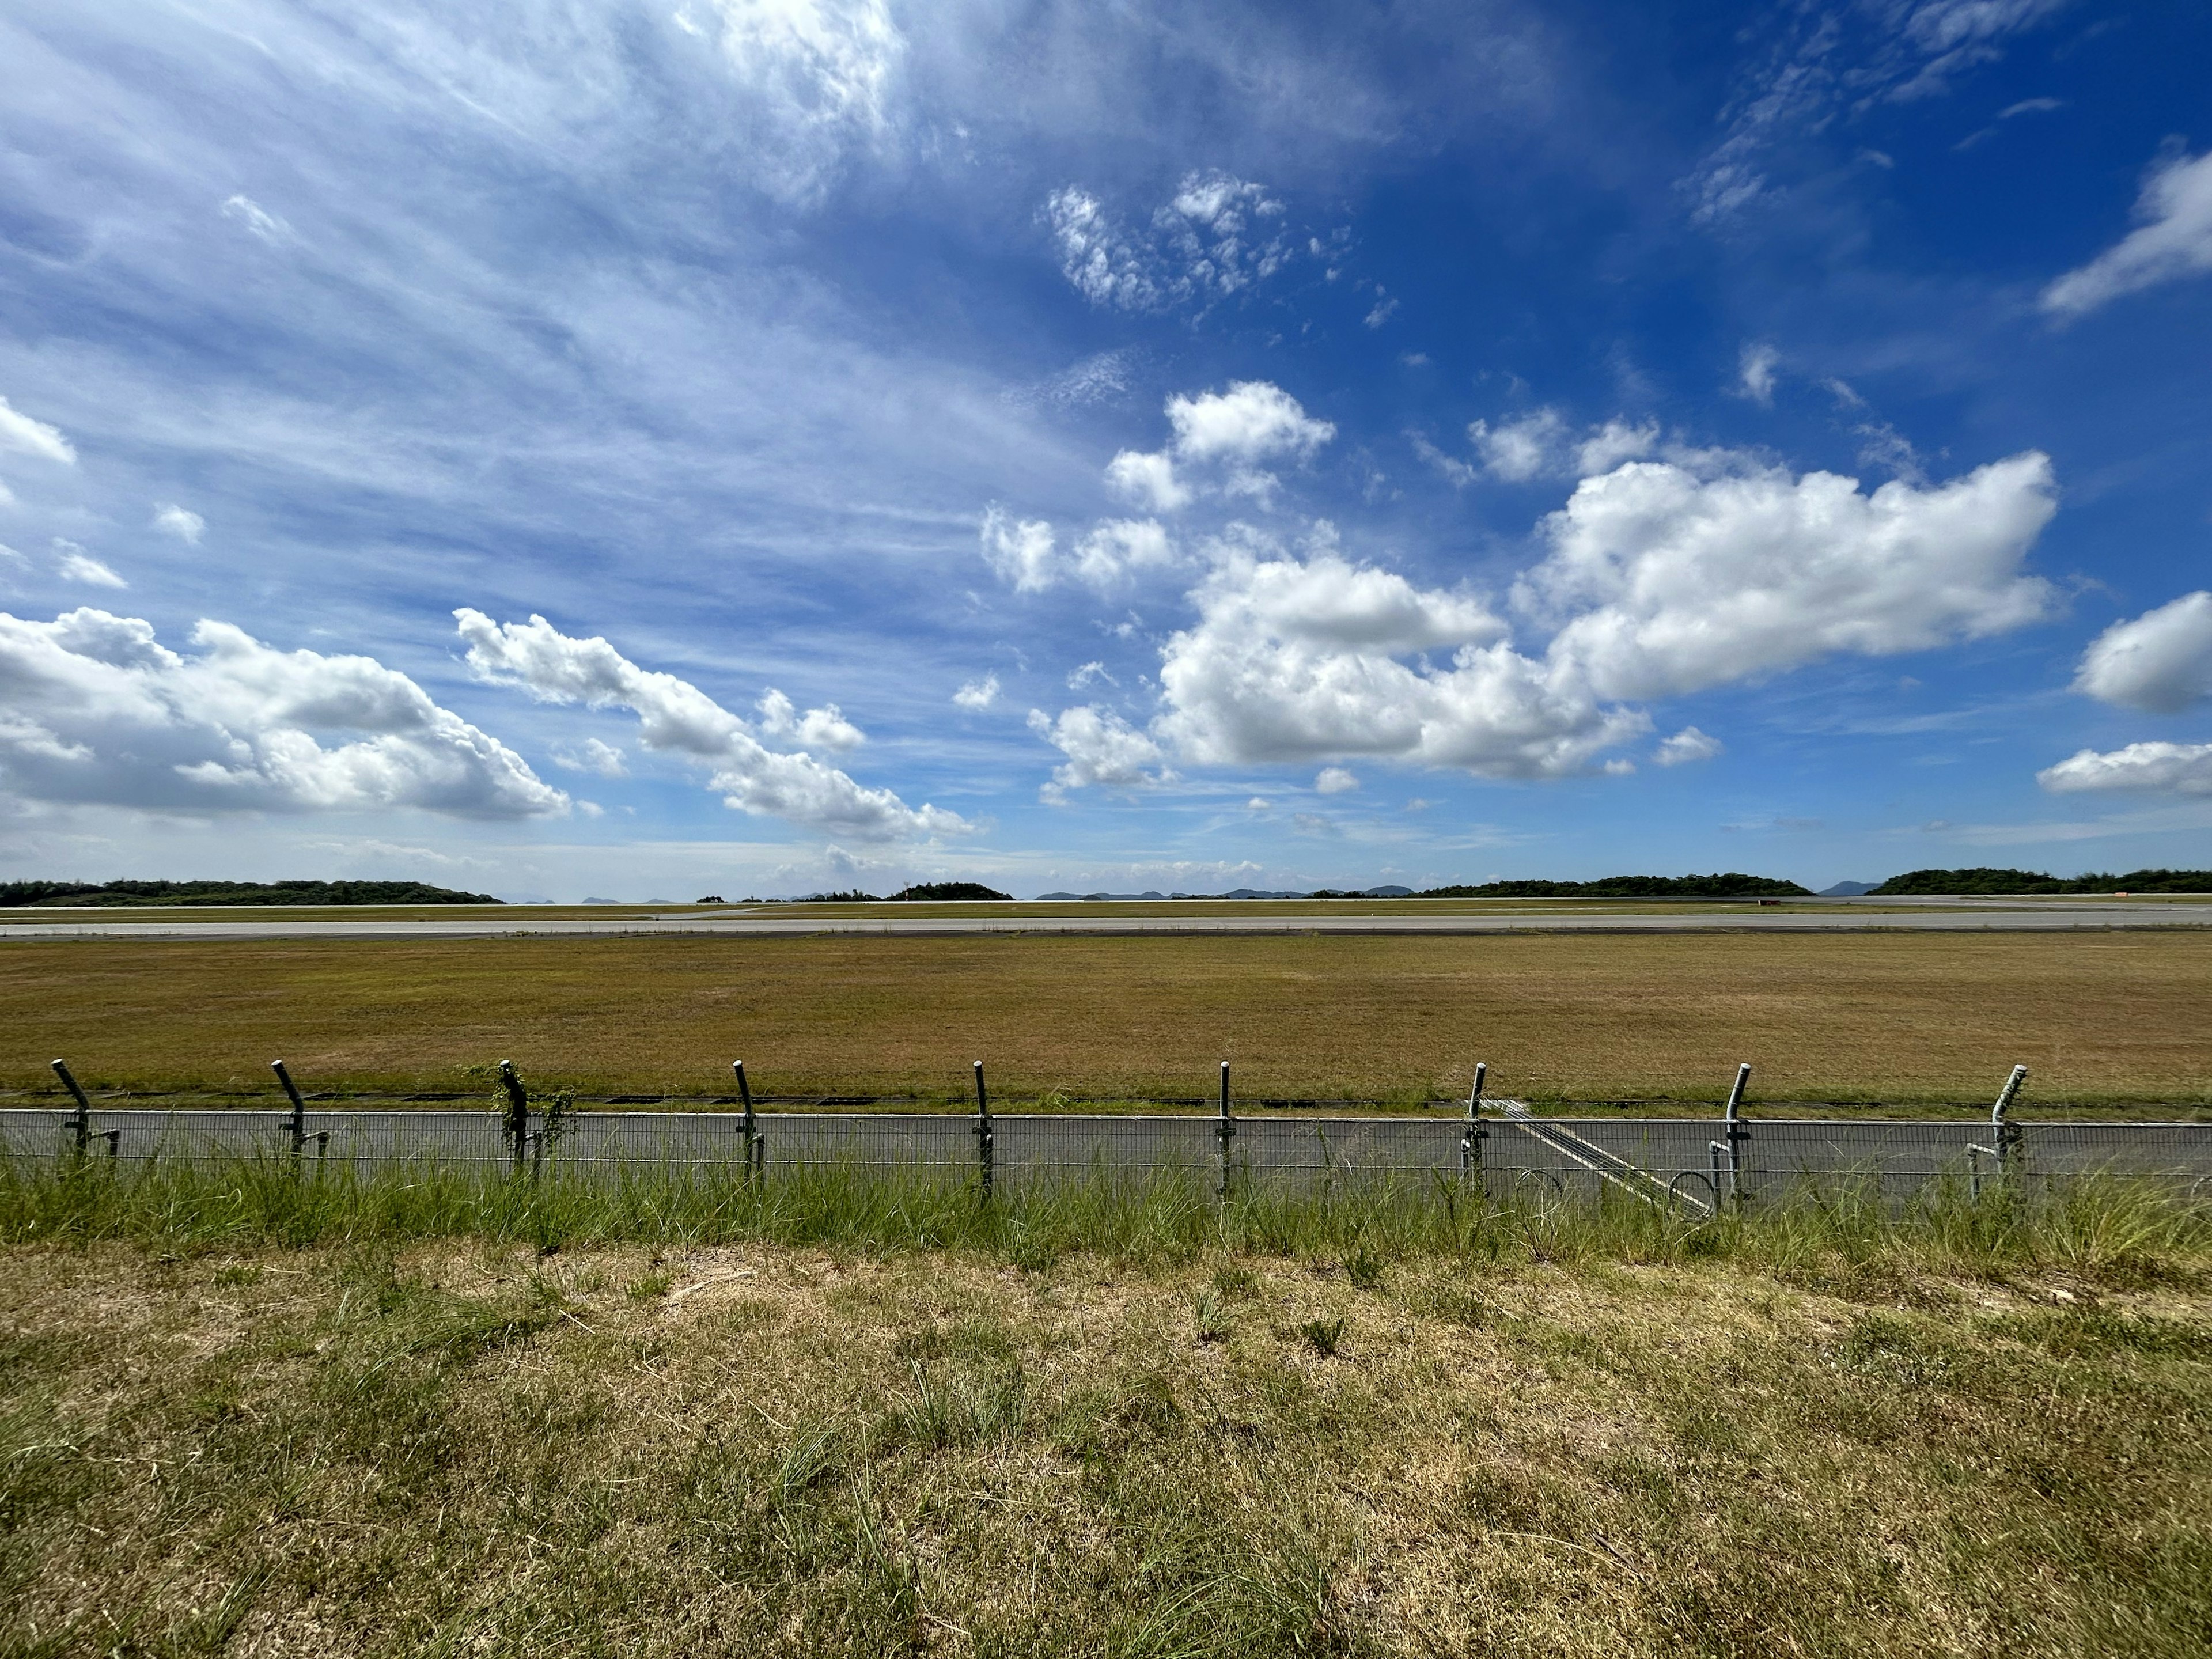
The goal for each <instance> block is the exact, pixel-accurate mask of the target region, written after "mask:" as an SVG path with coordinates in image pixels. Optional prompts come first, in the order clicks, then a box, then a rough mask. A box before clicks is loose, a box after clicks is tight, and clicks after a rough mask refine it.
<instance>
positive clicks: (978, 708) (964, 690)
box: [952, 674, 999, 714]
mask: <svg viewBox="0 0 2212 1659" xmlns="http://www.w3.org/2000/svg"><path fill="white" fill-rule="evenodd" d="M998 700H999V677H998V676H997V675H996V674H986V675H985V676H983V678H981V679H980V680H969V681H967V682H965V683H964V684H963V685H962V686H961V688H960V689H959V690H957V691H955V692H954V693H953V694H952V701H953V703H954V704H955V705H956V706H957V707H958V708H965V709H969V710H970V711H971V712H973V713H976V714H981V712H982V711H983V710H984V709H986V708H989V707H990V706H991V705H992V704H993V703H994V702H998Z"/></svg>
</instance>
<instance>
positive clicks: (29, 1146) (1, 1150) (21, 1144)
mask: <svg viewBox="0 0 2212 1659" xmlns="http://www.w3.org/2000/svg"><path fill="white" fill-rule="evenodd" d="M68 1122H69V1114H68V1113H66V1112H56V1111H47V1110H33V1109H24V1108H21V1107H12V1106H11V1107H8V1108H6V1109H0V1154H4V1155H5V1156H6V1157H7V1158H9V1159H10V1160H12V1161H15V1162H18V1163H22V1164H39V1163H41V1162H43V1161H45V1160H46V1159H48V1158H59V1157H61V1156H62V1155H63V1154H64V1152H68V1151H70V1148H71V1147H72V1146H74V1145H75V1144H76V1143H75V1139H74V1137H73V1136H72V1135H71V1134H70V1130H69V1129H68V1127H67V1125H68Z"/></svg>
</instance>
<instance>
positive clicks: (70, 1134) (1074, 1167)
mask: <svg viewBox="0 0 2212 1659" xmlns="http://www.w3.org/2000/svg"><path fill="white" fill-rule="evenodd" d="M0 1152H4V1154H5V1155H6V1156H7V1158H9V1160H10V1161H11V1162H13V1163H15V1164H16V1165H17V1167H19V1168H21V1167H26V1166H30V1167H38V1166H45V1165H52V1164H59V1163H64V1162H67V1161H69V1160H75V1159H87V1160H95V1161H105V1162H112V1164H114V1165H116V1166H117V1167H118V1168H122V1167H130V1166H142V1167H143V1166H144V1165H146V1164H150V1163H155V1162H160V1161H168V1162H173V1163H179V1164H195V1163H197V1164H212V1163H218V1162H221V1161H223V1160H227V1159H241V1158H243V1159H252V1158H286V1159H289V1158H298V1159H299V1160H300V1161H301V1164H302V1165H303V1166H305V1167H312V1168H316V1169H324V1170H331V1169H344V1170H352V1171H355V1172H359V1173H373V1172H376V1171H379V1170H391V1169H394V1168H398V1167H402V1166H425V1167H428V1166H437V1167H441V1168H448V1169H461V1170H488V1171H495V1172H515V1171H520V1172H524V1173H526V1174H532V1175H543V1174H545V1173H547V1172H549V1171H560V1172H572V1173H574V1174H577V1175H586V1174H588V1173H590V1172H594V1171H598V1172H606V1171H626V1172H644V1171H647V1170H654V1169H670V1170H698V1171H711V1170H738V1171H748V1172H750V1173H753V1174H755V1175H757V1176H758V1177H759V1178H763V1179H773V1178H775V1175H776V1174H777V1173H778V1172H780V1171H789V1170H810V1169H811V1170H831V1169H838V1170H855V1171H884V1172H890V1171H897V1172H902V1173H903V1174H905V1175H907V1176H910V1177H919V1178H924V1179H932V1178H934V1179H941V1180H945V1181H949V1182H979V1183H981V1184H984V1185H987V1186H994V1187H995V1188H997V1189H998V1190H1002V1191H1003V1190H1007V1189H1009V1188H1020V1187H1024V1186H1029V1185H1034V1184H1036V1183H1038V1182H1054V1181H1067V1180H1073V1179H1081V1178H1087V1177H1091V1176H1112V1177H1117V1178H1119V1177H1128V1176H1138V1177H1150V1176H1161V1175H1182V1176H1191V1177H1194V1178H1196V1179H1200V1180H1202V1181H1205V1182H1208V1183H1210V1184H1212V1185H1215V1186H1216V1187H1218V1188H1223V1189H1230V1188H1239V1187H1250V1186H1285V1187H1307V1188H1311V1187H1316V1186H1320V1185H1324V1184H1326V1185H1334V1186H1340V1187H1357V1186H1358V1185H1359V1184H1360V1183H1362V1182H1373V1181H1377V1180H1390V1181H1395V1182H1407V1181H1411V1182H1420V1183H1428V1182H1453V1183H1479V1184H1480V1186H1481V1187H1482V1188H1483V1189H1484V1190H1485V1191H1486V1192H1487V1193H1488V1194H1490V1195H1491V1196H1492V1197H1494V1198H1498V1199H1508V1198H1511V1197H1515V1196H1519V1197H1522V1198H1524V1199H1534V1200H1546V1199H1548V1198H1551V1197H1554V1196H1561V1197H1578V1198H1589V1197H1594V1196H1595V1195H1597V1194H1599V1193H1601V1192H1602V1191H1604V1190H1606V1189H1607V1188H1612V1189H1615V1190H1618V1191H1620V1192H1625V1193H1627V1194H1632V1195H1635V1196H1638V1197H1642V1198H1645V1199H1650V1200H1653V1201H1662V1200H1664V1201H1671V1202H1674V1203H1678V1204H1680V1205H1681V1206H1683V1207H1685V1208H1686V1209H1689V1210H1691V1211H1693V1212H1694V1211H1704V1210H1710V1209H1711V1208H1713V1207H1715V1206H1717V1205H1718V1204H1719V1203H1722V1202H1724V1201H1727V1200H1730V1199H1733V1198H1741V1199H1745V1200H1757V1199H1774V1198H1779V1197H1782V1196H1784V1195H1786V1194H1790V1193H1791V1192H1793V1191H1799V1190H1803V1189H1806V1188H1827V1189H1833V1188H1838V1187H1842V1186H1844V1185H1852V1186H1856V1187H1857V1188H1861V1189H1868V1188H1872V1189H1875V1190H1878V1191H1879V1192H1880V1193H1881V1194H1882V1195H1883V1196H1884V1197H1886V1198H1888V1199H1891V1200H1899V1201H1901V1200H1905V1199H1908V1198H1910V1197H1911V1195H1912V1194H1916V1193H1918V1192H1920V1191H1922V1190H1923V1189H1924V1188H1928V1187H1929V1185H1930V1184H1931V1183H1935V1182H1958V1183H1960V1184H1963V1185H1965V1186H1967V1187H1969V1188H1980V1187H1983V1186H1984V1185H1986V1184H1988V1183H1990V1182H2000V1181H2023V1180H2036V1181H2042V1180H2054V1179H2055V1180H2070V1179H2078V1178H2080V1177H2082V1176H2092V1175H2108V1176H2127V1177H2132V1178H2137V1179H2147V1180H2153V1181H2156V1182H2161V1183H2167V1184H2172V1185H2173V1186H2175V1187H2176V1188H2179V1189H2181V1190H2194V1191H2197V1192H2199V1193H2205V1192H2212V1123H2063V1122H2052V1123H2042V1122H2023V1121H2018V1120H2014V1121H2008V1122H2004V1123H2002V1124H1992V1123H1991V1122H1990V1121H1988V1120H1986V1119H1984V1120H1983V1121H1978V1122H1977V1121H1971V1120H1967V1121H1956V1120H1954V1121H1925V1120H1923V1121H1899V1120H1893V1119H1881V1120H1875V1119H1858V1120H1849V1119H1836V1118H1821V1119H1791V1118H1768V1117H1761V1118H1749V1119H1744V1118H1738V1119H1734V1120H1721V1119H1710V1118H1708V1119H1693V1118H1602V1119H1599V1118H1542V1117H1535V1116H1533V1115H1528V1114H1526V1113H1524V1112H1521V1111H1519V1110H1517V1109H1509V1111H1508V1112H1507V1113H1506V1114H1505V1115H1491V1114H1490V1113H1488V1112H1486V1113H1485V1114H1484V1115H1482V1116H1480V1117H1479V1118H1470V1117H1468V1116H1466V1115H1460V1116H1456V1117H1445V1116H1443V1115H1436V1116H1428V1117H1411V1116H1395V1117H1379V1116H1376V1117H1306V1116H1301V1117H1266V1118H1255V1117H1235V1116H1231V1115H1225V1114H1224V1115H1213V1116H1199V1115H1182V1116H1121V1115H1116V1116H1093V1115H1077V1114H1066V1115H1028V1114H1024V1115H965V1116H963V1115H955V1114H951V1113H874V1114H864V1113H821V1112H752V1113H741V1112H736V1111H731V1112H647V1111H639V1112H605V1111H595V1112H578V1111H574V1110H569V1111H562V1112H556V1113H554V1114H551V1115H547V1114H544V1113H540V1112H536V1111H532V1110H531V1109H528V1107H527V1106H526V1105H525V1106H524V1107H523V1108H522V1109H520V1111H519V1112H518V1111H515V1110H509V1111H506V1112H495V1111H484V1110H479V1111H443V1110H440V1111H423V1110H415V1111H410V1110H383V1111H372V1110H359V1109H344V1110H330V1111H320V1110H307V1109H301V1110H297V1111H293V1112H258V1111H239V1110H173V1111H163V1110H149V1109H113V1110H110V1109H99V1108H89V1109H75V1110H67V1111H64V1110H53V1109H46V1110H26V1109H4V1110H0Z"/></svg>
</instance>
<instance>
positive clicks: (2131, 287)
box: [2043, 151, 2212, 317]
mask: <svg viewBox="0 0 2212 1659" xmlns="http://www.w3.org/2000/svg"><path fill="white" fill-rule="evenodd" d="M2136 218H2137V219H2138V220H2140V221H2142V223H2141V224H2140V225H2139V226H2138V227H2137V228H2136V229H2134V230H2132V231H2130V232H2129V233H2128V234H2127V235H2126V236H2124V237H2123V238H2122V239H2121V240H2119V241H2118V242H2117V243H2115V244H2114V245H2113V246H2111V247H2109V248H2106V250H2105V251H2104V252H2102V253H2100V254H2099V255H2098V256H2097V257H2096V258H2093V259H2092V260H2091V261H2090V262H2089V263H2088V264H2086V265H2083V266H2082V267H2081V269H2080V270H2069V271H2068V272H2067V273H2066V275H2064V276H2061V277H2060V278H2059V279H2058V280H2057V282H2055V283H2051V286H2050V287H2048V288H2046V289H2044V290H2043V308H2044V309H2045V311H2047V312H2051V313H2053V314H2054V315H2057V316H2060V317H2076V316H2080V315H2081V313H2084V312H2088V311H2093V310H2095V309H2096V308H2097V307H2099V306H2101V305H2103V304H2105V303H2106V301H2111V300H2116V299H2118V298H2119V297H2120V295H2123V294H2133V293H2135V292H2136V290H2138V289H2146V288H2151V287H2154V286H2155V285H2157V284H2158V283H2172V282H2179V280H2181V279H2182V278H2183V277H2185V276H2202V275H2203V274H2204V273H2205V272H2207V271H2212V151H2207V152H2206V153H2205V154H2203V155H2199V156H2195V157H2193V158H2192V157H2189V156H2183V155H2177V156H2174V157H2172V159H2171V160H2169V161H2165V162H2163V163H2161V164H2160V166H2159V167H2157V168H2156V169H2155V170H2154V172H2153V173H2151V175H2150V177H2149V179H2148V180H2146V181H2145V183H2144V185H2143V187H2142V195H2141V196H2139V197H2137V198H2136Z"/></svg>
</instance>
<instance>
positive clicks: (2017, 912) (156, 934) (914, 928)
mask: <svg viewBox="0 0 2212 1659" xmlns="http://www.w3.org/2000/svg"><path fill="white" fill-rule="evenodd" d="M1892 902H1894V901H1892ZM2153 927H2156V928H2172V927H2185V928H2186V927H2199V928H2201V927H2212V905H2194V904H2159V905H2147V904H2139V905H2130V904H2116V903H2112V902H2109V901H2107V902H2094V901H2091V902H2083V903H2080V904H2069V903H2063V902H2045V903H2042V904H2039V905H2034V906H2007V905H2004V904H2002V902H1960V901H1955V900H1954V901H1948V902H1931V903H1929V904H1927V905H1926V906H1924V907H1921V908H1915V909H1913V910H1911V911H1899V910H1893V909H1881V910H1877V909H1870V908H1859V907H1857V906H1854V905H1852V904H1850V902H1837V903H1836V904H1835V905H1834V907H1833V908H1825V909H1821V910H1811V911H1808V910H1762V909H1755V908H1750V907H1747V906H1746V907H1741V908H1723V909H1699V908H1684V909H1683V910H1681V911H1679V912H1675V911H1656V912H1632V913H1618V914H1610V915H1608V914H1603V913H1598V914H1590V913H1580V914H1577V913H1574V912H1547V911H1543V910H1514V911H1490V912H1485V913H1481V914H1475V915H1431V916H1425V915H1342V914H1334V915H1332V914H1331V913H1329V912H1328V911H1325V910H1322V911H1316V912H1313V913H1310V914H1305V915H1280V914H1278V915H1233V916H1223V915H1184V916H1177V915H1141V916H1131V915H1084V914H1083V913H1082V912H1081V911H1079V910H1072V909H1066V908H1057V907H1056V908H1054V909H1052V910H1049V911H1044V912H1041V913H1039V914H1037V915H1006V916H987V917H977V916H933V915H927V914H922V915H911V916H904V915H902V916H881V915H871V916H853V917H849V918H848V917H839V916H823V915H811V916H795V915H775V914H773V913H770V914H762V913H760V912H758V911H750V912H745V913H742V914H731V913H714V912H708V913H706V914H703V915H683V916H668V915H620V914H617V915H606V916H560V917H554V916H548V917H544V918H542V919H533V918H532V917H531V916H530V915H527V914H526V913H523V914H518V915H513V916H483V917H469V918H465V919H461V918H456V919H455V920H453V921H444V920H440V919H422V918H407V917H391V918H386V919H381V920H380V919H377V918H374V917H367V916H364V917H362V918H360V919H358V920H355V919H350V918H349V919H347V920H345V921H325V920H312V921H311V920H307V919H301V920H296V921H292V920H287V919H285V918H284V917H282V916H270V917H269V918H267V919H265V920H264V919H262V918H258V917H257V918H255V919H254V920H252V921H192V920H191V919H189V918H183V917H173V916H165V917H163V918H161V919H160V920H146V921H107V920H106V919H105V918H102V919H100V920H98V921H93V920H84V921H79V920H76V919H75V918H71V919H69V920H61V919H57V920H55V921H52V922H46V921H37V922H27V921H9V922H4V923H0V940H7V939H497V938H504V937H512V936H515V935H522V934H529V935H553V936H559V937H570V938H607V937H613V936H617V935H628V936H631V937H635V936H639V935H651V934H662V933H671V934H678V933H680V934H698V935H706V936H709V937H720V938H729V939H749V938H763V937H776V936H784V937H789V936H798V935H808V934H823V933H863V934H866V933H876V934H899V935H903V936H913V935H932V934H936V935H957V934H975V933H1081V934H1091V935H1094V936H1095V935H1099V934H1124V933H1129V934H1134V933H1205V934H1236V933H1248V934H1250V933H1418V934H1432V933H1442V934H1486V933H1870V932H1884V931H1887V932H1901V933H2075V932H2083V931H2109V930H2112V929H2137V928H2153Z"/></svg>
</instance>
